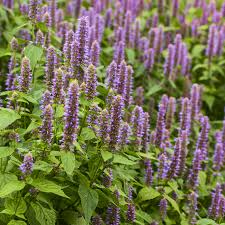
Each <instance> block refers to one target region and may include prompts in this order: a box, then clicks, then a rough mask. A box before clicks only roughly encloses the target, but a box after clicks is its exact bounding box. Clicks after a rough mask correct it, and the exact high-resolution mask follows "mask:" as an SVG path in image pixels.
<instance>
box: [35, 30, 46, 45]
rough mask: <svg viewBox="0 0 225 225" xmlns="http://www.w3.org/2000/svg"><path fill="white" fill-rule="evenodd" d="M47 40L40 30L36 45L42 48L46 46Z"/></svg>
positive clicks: (37, 34)
mask: <svg viewBox="0 0 225 225" xmlns="http://www.w3.org/2000/svg"><path fill="white" fill-rule="evenodd" d="M44 42H45V38H44V34H43V33H42V32H41V30H38V31H37V33H36V40H35V43H36V44H37V45H40V46H44Z"/></svg>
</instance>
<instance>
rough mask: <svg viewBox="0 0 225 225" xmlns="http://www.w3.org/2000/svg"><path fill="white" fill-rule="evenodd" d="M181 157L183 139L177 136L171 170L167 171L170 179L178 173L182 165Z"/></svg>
mask: <svg viewBox="0 0 225 225" xmlns="http://www.w3.org/2000/svg"><path fill="white" fill-rule="evenodd" d="M180 157H181V140H180V138H177V139H176V144H175V148H174V153H173V157H172V160H171V163H170V165H169V170H168V173H167V178H168V179H172V178H174V177H176V176H177V175H178V172H179V167H180Z"/></svg>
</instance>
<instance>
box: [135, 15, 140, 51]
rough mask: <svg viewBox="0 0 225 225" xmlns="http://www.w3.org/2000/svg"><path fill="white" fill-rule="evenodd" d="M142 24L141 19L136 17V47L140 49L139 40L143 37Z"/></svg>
mask: <svg viewBox="0 0 225 225" xmlns="http://www.w3.org/2000/svg"><path fill="white" fill-rule="evenodd" d="M140 26H141V25H140V20H138V19H136V20H135V23H134V35H133V40H134V47H135V49H138V46H139V41H140V37H141V32H140V29H141V28H140Z"/></svg>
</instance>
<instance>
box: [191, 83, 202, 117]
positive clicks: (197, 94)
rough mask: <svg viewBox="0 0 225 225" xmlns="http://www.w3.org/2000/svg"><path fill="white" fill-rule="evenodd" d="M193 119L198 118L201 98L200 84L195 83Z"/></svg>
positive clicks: (192, 92) (192, 90)
mask: <svg viewBox="0 0 225 225" xmlns="http://www.w3.org/2000/svg"><path fill="white" fill-rule="evenodd" d="M190 95H191V120H192V121H193V120H196V119H198V114H199V111H200V109H199V100H200V86H199V85H198V84H193V85H192V87H191V93H190Z"/></svg>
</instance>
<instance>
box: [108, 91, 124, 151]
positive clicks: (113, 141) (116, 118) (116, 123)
mask: <svg viewBox="0 0 225 225" xmlns="http://www.w3.org/2000/svg"><path fill="white" fill-rule="evenodd" d="M123 107H124V103H123V99H122V97H121V96H120V95H117V96H115V97H114V99H113V101H112V107H111V110H110V132H109V137H110V142H109V146H110V147H111V148H112V149H115V147H116V145H117V144H118V143H120V140H119V134H120V124H121V121H122V113H123Z"/></svg>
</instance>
